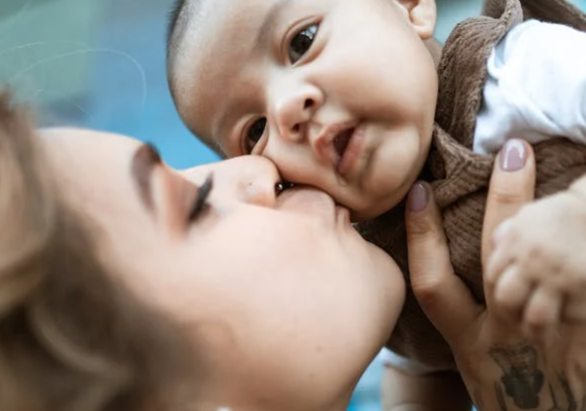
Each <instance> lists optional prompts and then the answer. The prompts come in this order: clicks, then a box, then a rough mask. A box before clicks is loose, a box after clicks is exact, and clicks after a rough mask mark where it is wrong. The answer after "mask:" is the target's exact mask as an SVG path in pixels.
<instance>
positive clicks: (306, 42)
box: [289, 24, 319, 64]
mask: <svg viewBox="0 0 586 411" xmlns="http://www.w3.org/2000/svg"><path fill="white" fill-rule="evenodd" d="M318 28H319V25H317V24H312V25H311V26H309V27H307V28H305V29H303V30H301V31H300V32H299V33H297V34H296V35H295V36H294V37H293V38H292V39H291V43H290V44H289V60H290V61H291V64H295V63H297V61H299V59H300V58H301V57H303V55H304V54H305V53H307V50H309V48H310V47H311V45H312V44H313V40H315V36H316V35H317V30H318Z"/></svg>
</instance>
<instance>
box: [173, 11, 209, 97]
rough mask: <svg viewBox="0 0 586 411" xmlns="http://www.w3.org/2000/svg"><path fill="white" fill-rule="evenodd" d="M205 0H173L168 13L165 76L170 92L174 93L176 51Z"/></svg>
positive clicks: (198, 14) (197, 16)
mask: <svg viewBox="0 0 586 411" xmlns="http://www.w3.org/2000/svg"><path fill="white" fill-rule="evenodd" d="M204 1H205V0H175V2H174V3H173V6H172V7H171V11H170V13H169V21H168V25H167V77H168V80H169V85H170V89H171V93H172V94H173V93H174V84H173V83H174V81H173V69H174V64H175V60H176V57H177V53H178V51H179V49H180V47H181V43H182V41H183V39H184V37H185V36H186V35H187V31H188V29H189V25H190V24H193V20H194V19H198V18H200V17H201V16H200V11H201V7H202V4H203V2H204Z"/></svg>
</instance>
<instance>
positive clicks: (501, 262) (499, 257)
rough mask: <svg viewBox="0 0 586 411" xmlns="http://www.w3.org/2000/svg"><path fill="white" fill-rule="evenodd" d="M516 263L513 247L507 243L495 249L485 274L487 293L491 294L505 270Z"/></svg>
mask: <svg viewBox="0 0 586 411" xmlns="http://www.w3.org/2000/svg"><path fill="white" fill-rule="evenodd" d="M507 221H510V220H507ZM505 224H506V222H505ZM514 262H515V261H514V259H513V256H512V255H511V247H510V246H508V244H507V243H506V242H503V243H502V244H500V245H499V246H498V247H495V248H493V252H492V254H491V255H490V257H489V258H488V262H487V264H486V266H485V268H484V274H483V275H484V286H485V291H486V292H487V293H490V291H491V289H492V288H493V287H494V285H495V284H496V283H497V282H498V281H499V278H500V276H502V275H503V273H504V272H505V270H506V269H507V268H509V267H511V266H512V265H513V264H514Z"/></svg>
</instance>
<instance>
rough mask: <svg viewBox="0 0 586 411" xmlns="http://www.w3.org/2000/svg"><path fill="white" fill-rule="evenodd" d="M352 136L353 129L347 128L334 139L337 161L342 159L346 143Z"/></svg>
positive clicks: (346, 146)
mask: <svg viewBox="0 0 586 411" xmlns="http://www.w3.org/2000/svg"><path fill="white" fill-rule="evenodd" d="M352 134H354V128H348V129H346V130H344V131H342V132H341V133H340V134H338V135H337V136H336V137H335V138H334V148H335V149H336V153H338V159H339V160H341V159H342V157H344V153H345V152H346V148H348V143H350V139H351V138H352Z"/></svg>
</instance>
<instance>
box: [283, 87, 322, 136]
mask: <svg viewBox="0 0 586 411" xmlns="http://www.w3.org/2000/svg"><path fill="white" fill-rule="evenodd" d="M322 104H323V96H322V93H321V92H320V90H319V89H318V88H317V87H315V86H313V85H311V84H306V85H302V86H300V87H298V88H296V89H293V90H284V91H282V92H280V93H277V94H276V96H275V99H274V107H273V115H274V118H275V123H276V125H277V130H278V132H279V135H280V136H282V137H283V138H285V139H288V140H290V141H293V142H299V141H301V140H303V138H304V137H305V134H306V132H307V125H308V123H309V122H310V121H311V119H312V118H313V116H314V114H315V113H316V111H317V110H318V109H319V108H320V107H321V106H322Z"/></svg>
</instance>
